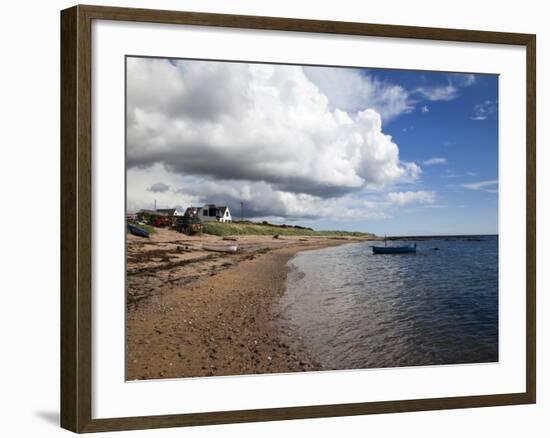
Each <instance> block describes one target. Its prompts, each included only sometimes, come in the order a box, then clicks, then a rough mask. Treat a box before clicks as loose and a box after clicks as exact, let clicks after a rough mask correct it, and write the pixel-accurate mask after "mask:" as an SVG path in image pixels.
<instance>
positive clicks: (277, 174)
mask: <svg viewBox="0 0 550 438" xmlns="http://www.w3.org/2000/svg"><path fill="white" fill-rule="evenodd" d="M127 62H128V65H127V73H128V76H127V96H128V100H127V166H128V186H129V189H128V205H129V206H134V207H138V206H140V205H142V204H144V203H150V202H151V197H152V196H156V197H160V195H162V200H163V202H170V201H169V200H171V199H174V203H177V204H180V205H183V204H184V203H185V202H194V203H197V202H201V201H203V200H212V202H217V201H214V199H220V202H223V200H225V202H224V203H229V202H235V203H237V202H238V200H239V199H247V200H248V203H249V206H250V208H251V209H255V210H256V211H257V214H258V215H260V214H261V215H264V216H269V215H270V214H273V215H277V216H281V217H284V216H285V215H287V216H288V215H291V216H296V217H298V216H300V215H301V216H303V217H309V216H311V215H317V216H323V215H324V214H328V213H327V211H328V210H329V209H330V211H331V212H332V213H334V211H335V209H337V208H341V209H342V210H345V209H343V208H342V205H341V202H343V201H340V200H346V199H347V200H348V201H349V200H350V199H351V197H353V196H354V194H357V193H361V191H364V190H380V189H382V188H384V187H387V186H389V185H391V184H393V183H398V182H406V181H412V180H415V179H417V178H418V177H419V175H420V173H421V168H420V167H419V166H418V165H417V164H415V163H406V162H402V161H401V160H400V159H399V149H398V146H397V144H396V143H395V142H394V141H393V140H392V138H391V136H389V135H387V134H385V133H384V132H383V128H382V118H381V116H380V113H379V112H378V111H376V110H375V109H372V107H376V103H377V102H381V101H384V98H381V97H376V96H378V94H377V93H374V94H372V96H374V97H373V105H369V101H368V96H369V95H368V93H367V94H365V96H366V97H365V99H366V100H365V102H366V103H365V105H364V108H361V109H360V110H350V109H347V110H344V109H341V108H339V107H338V106H336V105H334V104H333V103H331V101H330V100H329V98H328V97H327V95H326V94H324V92H322V91H321V89H320V87H319V86H318V84H317V83H315V81H313V80H312V79H311V71H314V70H312V69H313V68H308V73H307V74H306V73H305V72H304V69H303V68H302V67H300V66H284V65H262V64H245V63H230V62H204V61H175V62H169V61H167V60H162V59H145V58H129V59H128V60H127ZM319 69H321V68H319ZM395 92H396V93H397V94H399V91H395ZM387 93H389V94H391V93H392V92H391V91H387ZM375 97H376V98H375ZM377 99H378V100H377ZM388 99H389V98H388ZM389 100H391V99H389ZM389 100H388V101H389ZM390 107H391V105H389V104H388V106H387V108H390ZM386 111H389V113H388V114H390V113H391V110H389V109H387V110H386ZM159 181H162V184H164V185H162V186H160V185H156V184H158V182H159ZM130 186H132V187H131V188H130ZM165 186H167V187H165ZM170 187H173V188H174V190H169V188H170ZM148 188H149V189H150V190H149V193H148V194H147V193H146V192H147V191H148V190H147V189H148ZM159 189H160V190H159ZM151 192H153V193H151ZM155 199H156V198H155ZM176 199H178V201H177V202H176ZM335 199H338V200H339V201H338V202H340V204H336V203H335V202H334V200H335ZM331 205H332V207H331ZM323 212H324V213H323Z"/></svg>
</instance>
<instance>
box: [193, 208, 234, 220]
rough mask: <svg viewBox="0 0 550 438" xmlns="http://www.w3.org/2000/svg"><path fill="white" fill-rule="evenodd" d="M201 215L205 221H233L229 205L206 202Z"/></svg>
mask: <svg viewBox="0 0 550 438" xmlns="http://www.w3.org/2000/svg"><path fill="white" fill-rule="evenodd" d="M199 217H200V218H201V220H202V221H203V222H204V221H218V222H231V221H232V219H231V213H230V211H229V207H226V206H216V205H214V204H206V205H205V206H204V207H202V208H201V211H200V213H199Z"/></svg>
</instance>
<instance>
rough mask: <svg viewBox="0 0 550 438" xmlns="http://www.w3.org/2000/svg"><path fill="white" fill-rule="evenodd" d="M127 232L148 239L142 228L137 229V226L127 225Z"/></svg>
mask: <svg viewBox="0 0 550 438" xmlns="http://www.w3.org/2000/svg"><path fill="white" fill-rule="evenodd" d="M128 231H130V233H132V234H133V235H134V236H138V237H149V232H148V231H147V230H144V229H143V228H140V227H138V226H137V225H133V224H128Z"/></svg>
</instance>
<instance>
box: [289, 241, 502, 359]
mask: <svg viewBox="0 0 550 438" xmlns="http://www.w3.org/2000/svg"><path fill="white" fill-rule="evenodd" d="M413 242H414V241H409V240H402V241H393V242H389V241H388V245H389V246H390V245H392V246H393V245H403V244H408V243H413ZM416 243H417V253H416V254H402V255H384V254H377V255H373V254H372V249H371V245H372V242H362V243H354V244H349V245H343V246H338V247H333V248H327V249H322V250H316V251H306V252H302V253H298V254H297V255H296V256H295V257H294V258H293V259H291V260H290V261H289V266H290V268H291V272H290V274H289V277H288V284H287V292H286V294H285V295H284V296H283V298H282V300H281V306H282V317H283V322H282V325H283V327H284V329H285V330H286V331H287V332H288V333H289V334H291V337H294V338H296V339H300V340H301V341H303V344H304V345H305V346H306V348H307V349H309V350H310V353H311V354H312V355H313V356H314V357H316V358H317V360H318V361H319V362H320V363H321V364H322V366H323V368H325V369H352V368H380V367H397V366H418V365H435V364H458V363H480V362H496V361H498V236H476V237H449V238H444V237H443V238H433V239H427V240H417V241H416ZM376 244H377V245H380V243H379V242H378V243H376ZM381 244H382V245H383V243H381ZM434 248H439V249H438V250H435V249H434Z"/></svg>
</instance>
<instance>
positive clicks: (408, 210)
mask: <svg viewBox="0 0 550 438" xmlns="http://www.w3.org/2000/svg"><path fill="white" fill-rule="evenodd" d="M361 74H362V75H364V76H368V77H371V78H375V79H377V80H379V81H381V82H385V83H391V84H397V85H399V86H401V87H403V88H404V89H405V90H419V89H424V88H426V89H429V90H435V89H442V88H443V89H444V88H446V87H449V85H451V87H452V88H450V89H448V90H447V91H448V93H447V95H445V94H440V95H438V96H436V95H431V96H429V95H427V94H422V92H421V91H418V92H417V93H414V91H412V92H411V94H413V98H412V99H414V100H415V104H414V106H415V108H414V109H412V110H411V111H410V112H409V111H404V112H403V113H401V114H399V115H397V116H395V117H392V118H391V119H390V120H389V121H386V122H385V123H384V125H383V131H384V132H385V133H387V134H389V135H391V136H392V138H393V140H394V141H395V142H396V143H397V145H398V146H399V154H400V159H401V160H404V161H411V162H415V163H418V164H419V165H420V166H421V168H422V175H421V177H420V178H419V180H418V181H417V182H416V184H415V185H416V187H415V188H414V190H424V191H431V192H434V193H435V198H436V199H435V202H434V203H433V204H423V205H410V206H406V207H405V208H402V209H401V210H399V211H398V212H395V213H394V214H392V215H391V217H388V218H386V219H384V220H382V221H365V222H363V221H357V222H355V223H353V224H351V223H350V224H348V228H350V229H354V230H367V229H368V230H371V231H374V232H376V233H377V234H380V235H383V234H388V235H413V234H420V235H425V234H498V183H495V181H497V180H498V75H486V74H468V75H464V77H467V78H470V79H467V80H464V79H463V78H462V77H463V75H460V74H449V73H446V72H420V71H404V70H386V69H362V73H361ZM469 82H471V83H469ZM453 89H454V92H453ZM408 189H410V187H409V188H408ZM309 225H312V226H315V227H319V225H320V224H319V223H314V222H310V223H309ZM338 225H340V224H338V223H332V222H331V221H326V222H324V221H323V223H322V226H323V227H325V228H335V227H338Z"/></svg>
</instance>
